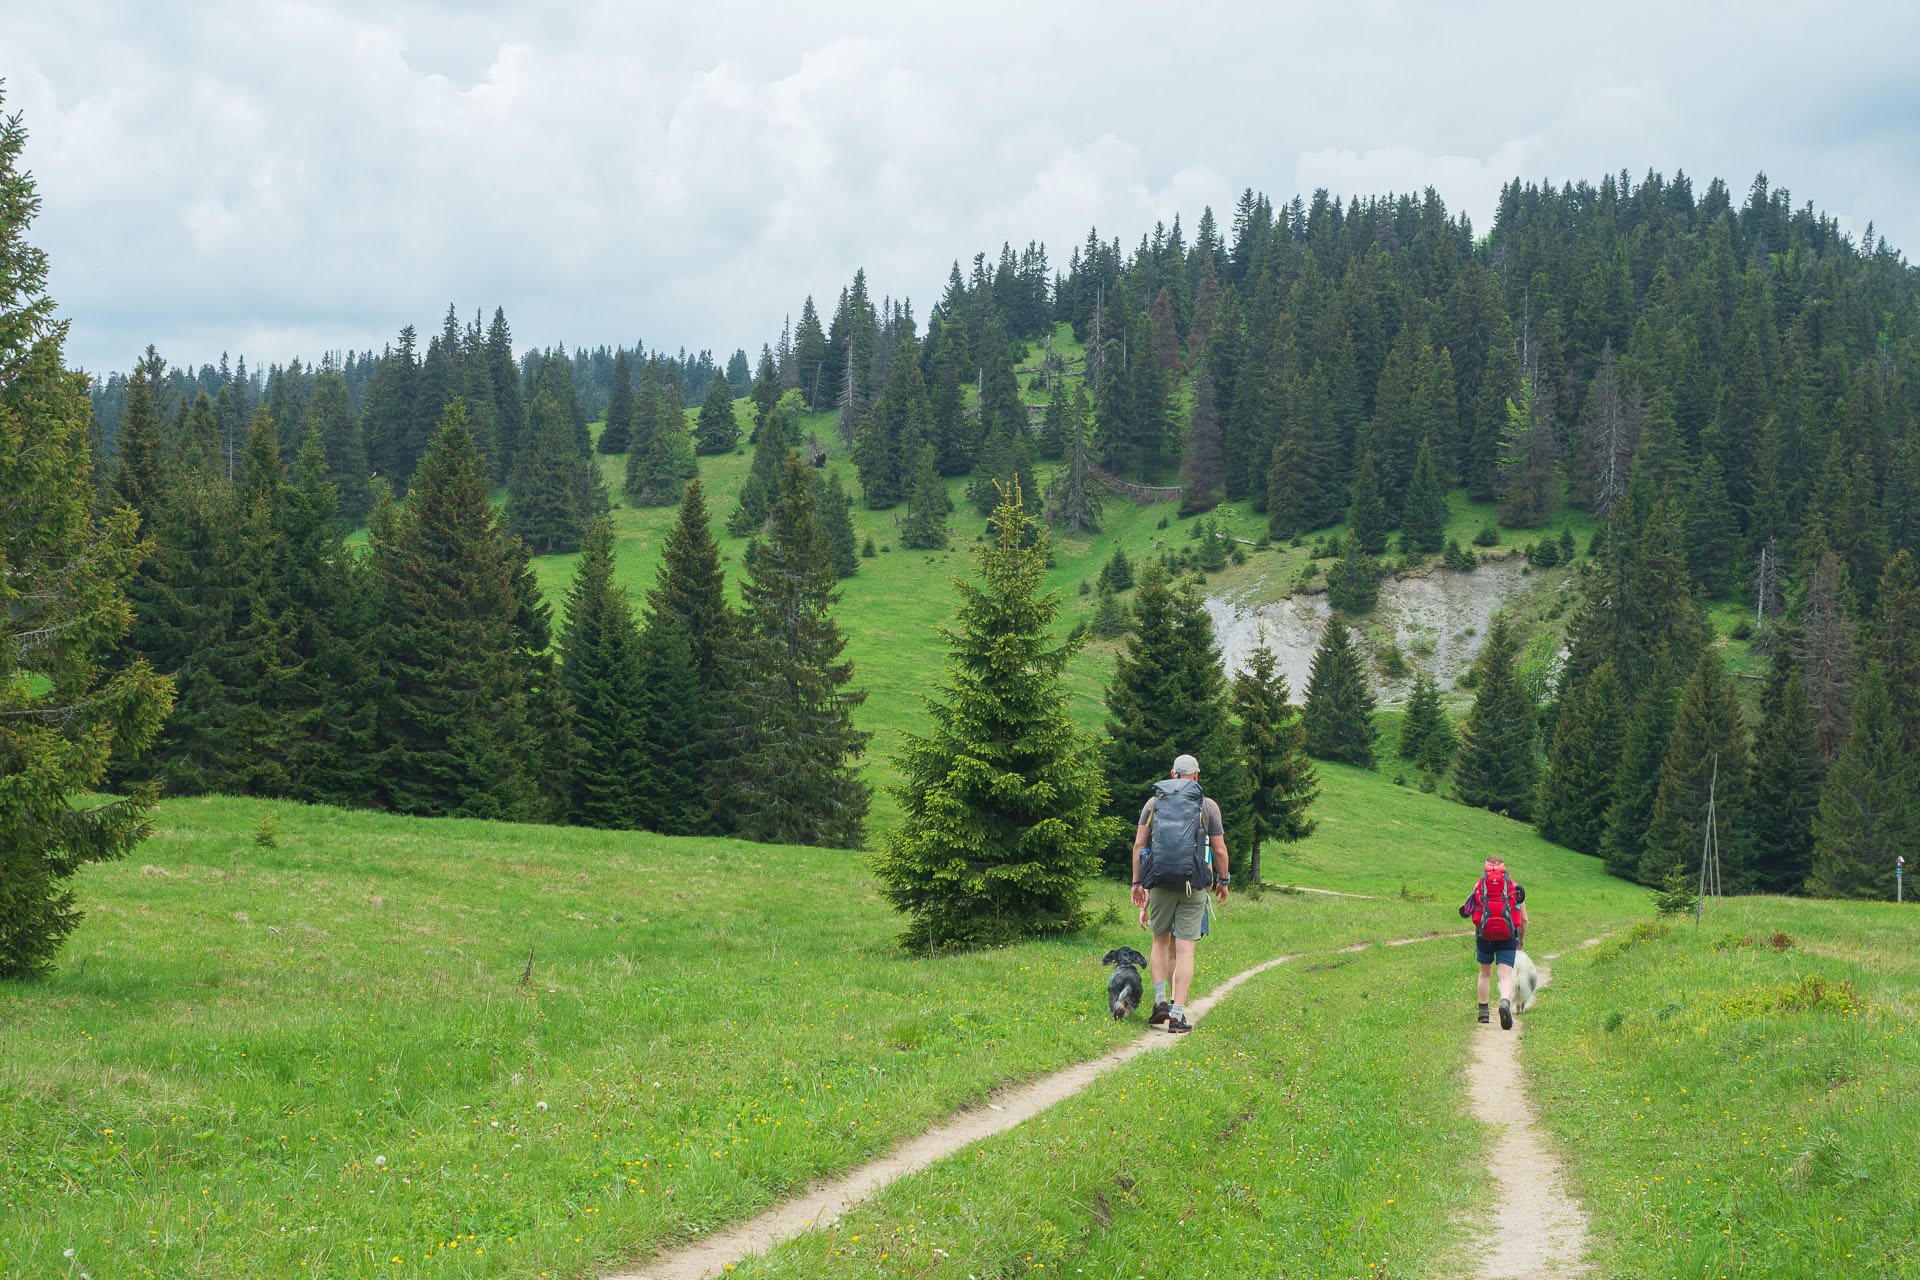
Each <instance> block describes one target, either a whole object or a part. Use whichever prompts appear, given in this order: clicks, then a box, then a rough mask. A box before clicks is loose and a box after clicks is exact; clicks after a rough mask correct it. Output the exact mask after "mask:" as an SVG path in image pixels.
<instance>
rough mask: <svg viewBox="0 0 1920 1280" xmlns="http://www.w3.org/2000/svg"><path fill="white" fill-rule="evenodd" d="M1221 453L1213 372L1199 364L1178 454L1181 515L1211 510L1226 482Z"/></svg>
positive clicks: (1218, 414) (1224, 461) (1217, 402)
mask: <svg viewBox="0 0 1920 1280" xmlns="http://www.w3.org/2000/svg"><path fill="white" fill-rule="evenodd" d="M1226 471H1227V464H1226V459H1225V457H1224V455H1223V454H1222V452H1221V437H1220V406H1219V399H1218V395H1217V388H1216V387H1215V385H1214V377H1213V373H1212V371H1211V370H1210V369H1209V368H1208V367H1207V366H1206V365H1205V364H1202V365H1201V366H1200V368H1199V370H1198V372H1196V373H1195V374H1194V377H1193V409H1192V411H1191V413H1190V414H1189V415H1188V420H1187V435H1186V441H1185V447H1184V448H1183V449H1182V451H1181V456H1180V514H1181V515H1183V516H1189V515H1193V514H1194V513H1196V512H1200V511H1211V510H1213V508H1214V506H1215V504H1216V503H1218V502H1219V501H1220V498H1219V492H1220V488H1221V486H1222V485H1223V484H1225V483H1226Z"/></svg>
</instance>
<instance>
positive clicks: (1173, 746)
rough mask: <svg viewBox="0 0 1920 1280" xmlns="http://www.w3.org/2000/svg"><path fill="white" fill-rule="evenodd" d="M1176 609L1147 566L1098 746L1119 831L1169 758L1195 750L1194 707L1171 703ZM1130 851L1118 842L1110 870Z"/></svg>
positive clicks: (1160, 578) (1162, 581) (1159, 576)
mask: <svg viewBox="0 0 1920 1280" xmlns="http://www.w3.org/2000/svg"><path fill="white" fill-rule="evenodd" d="M1173 611H1174V597H1173V591H1172V590H1171V588H1169V587H1168V585H1167V576H1166V573H1165V572H1164V571H1163V570H1162V569H1161V568H1160V567H1159V566H1158V565H1149V566H1148V567H1147V569H1146V571H1145V572H1144V573H1143V574H1142V575H1141V578H1140V587H1139V591H1138V593H1137V594H1136V595H1135V597H1134V601H1133V626H1132V629H1131V630H1130V631H1128V632H1127V637H1126V641H1125V643H1124V644H1123V645H1122V646H1121V649H1120V652H1119V653H1118V654H1117V655H1115V657H1114V663H1113V679H1112V681H1111V682H1110V683H1109V684H1108V685H1107V698H1106V702H1107V721H1106V741H1105V743H1104V745H1103V747H1102V760H1103V764H1102V767H1103V769H1104V771H1105V774H1106V779H1107V795H1108V797H1109V799H1108V808H1107V813H1108V816H1109V817H1111V818H1114V819H1115V820H1117V821H1120V822H1121V823H1122V826H1123V827H1124V826H1126V825H1127V824H1129V823H1130V822H1131V820H1132V819H1134V818H1136V817H1137V816H1138V815H1139V812H1140V805H1141V804H1142V803H1143V802H1144V801H1145V797H1146V792H1147V788H1149V787H1151V786H1152V785H1153V784H1154V783H1155V782H1156V781H1158V780H1159V779H1160V778H1163V777H1165V776H1166V774H1167V769H1168V767H1169V766H1170V765H1171V764H1172V763H1173V758H1174V757H1175V756H1177V755H1179V754H1180V753H1182V752H1183V751H1184V752H1191V751H1192V748H1191V747H1190V746H1189V745H1187V734H1188V732H1189V725H1188V722H1187V719H1186V716H1187V713H1188V712H1189V711H1190V710H1191V708H1190V707H1187V706H1185V705H1176V699H1175V698H1174V697H1173V696H1172V694H1173V691H1174V689H1175V680H1176V679H1177V678H1178V672H1179V670H1180V666H1181V662H1182V655H1181V652H1180V640H1179V633H1178V631H1177V630H1176V628H1175V626H1174V617H1173ZM1193 754H1195V755H1197V754H1198V753H1197V752H1193ZM1129 847H1130V845H1129V844H1127V843H1126V842H1123V841H1120V840H1118V839H1116V840H1115V842H1114V843H1113V844H1112V845H1110V846H1108V849H1107V861H1108V865H1109V867H1110V868H1111V869H1113V870H1116V871H1117V870H1120V869H1121V868H1123V867H1124V866H1125V865H1126V858H1127V849H1128V848H1129Z"/></svg>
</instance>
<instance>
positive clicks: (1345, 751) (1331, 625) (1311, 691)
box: [1301, 613, 1379, 769]
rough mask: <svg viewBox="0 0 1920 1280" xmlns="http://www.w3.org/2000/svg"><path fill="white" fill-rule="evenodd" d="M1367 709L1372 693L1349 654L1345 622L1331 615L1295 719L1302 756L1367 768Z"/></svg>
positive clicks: (1371, 732) (1371, 735) (1370, 735)
mask: <svg viewBox="0 0 1920 1280" xmlns="http://www.w3.org/2000/svg"><path fill="white" fill-rule="evenodd" d="M1373 707H1374V702H1373V689H1372V688H1371V687H1370V686H1369V685H1368V684H1367V676H1366V672H1365V671H1363V670H1362V669H1361V666H1360V658H1359V655H1358V654H1357V653H1355V652H1354V648H1353V638H1352V636H1351V635H1349V634H1348V631H1347V624H1346V621H1345V620H1344V619H1343V618H1341V616H1340V615H1339V614H1337V613H1336V614H1334V615H1333V616H1332V617H1330V618H1328V619H1327V629H1326V632H1325V634H1324V635H1322V636H1321V638H1320V647H1319V648H1318V649H1316V650H1314V653H1313V669H1312V671H1311V672H1310V673H1309V675H1308V676H1307V700H1306V703H1305V705H1304V707H1303V709H1302V713H1301V723H1302V727H1303V728H1304V730H1305V733H1306V744H1307V754H1309V755H1311V756H1312V757H1313V758H1314V759H1316V760H1334V761H1338V762H1339V763H1341V764H1352V765H1358V766H1360V767H1361V768H1362V769H1371V768H1373V763H1374V761H1373V752H1374V743H1375V741H1376V739H1377V738H1378V736H1379V730H1377V729H1376V728H1375V727H1374V723H1373Z"/></svg>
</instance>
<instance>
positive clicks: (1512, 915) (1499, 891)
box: [1472, 858, 1527, 942]
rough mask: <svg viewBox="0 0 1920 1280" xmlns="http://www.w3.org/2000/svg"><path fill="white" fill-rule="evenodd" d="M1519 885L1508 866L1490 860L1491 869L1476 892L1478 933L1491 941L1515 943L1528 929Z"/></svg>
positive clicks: (1488, 869) (1476, 927)
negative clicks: (1518, 888) (1518, 894)
mask: <svg viewBox="0 0 1920 1280" xmlns="http://www.w3.org/2000/svg"><path fill="white" fill-rule="evenodd" d="M1516 889H1517V886H1516V885H1515V884H1514V882H1513V878H1512V877H1511V876H1509V875H1508V874H1507V864H1506V863H1504V862H1502V861H1500V859H1498V858H1488V859H1487V869H1486V872H1485V874H1483V875H1482V876H1481V877H1480V883H1479V884H1478V885H1477V886H1476V887H1475V888H1474V891H1473V899H1472V901H1473V928H1474V932H1475V933H1476V934H1478V935H1479V936H1480V937H1482V938H1485V939H1486V940H1487V941H1488V942H1511V941H1513V940H1514V939H1515V938H1517V937H1519V936H1520V932H1521V930H1523V929H1525V928H1526V927H1527V909H1526V908H1525V907H1523V906H1521V905H1520V904H1519V903H1518V902H1516V901H1514V896H1515V891H1516Z"/></svg>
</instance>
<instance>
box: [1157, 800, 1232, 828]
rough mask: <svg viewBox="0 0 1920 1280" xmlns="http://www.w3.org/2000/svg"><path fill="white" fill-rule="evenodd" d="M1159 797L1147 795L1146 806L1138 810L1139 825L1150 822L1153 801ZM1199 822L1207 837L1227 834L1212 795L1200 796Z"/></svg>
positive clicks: (1218, 807)
mask: <svg viewBox="0 0 1920 1280" xmlns="http://www.w3.org/2000/svg"><path fill="white" fill-rule="evenodd" d="M1159 798H1160V797H1159V796H1148V797H1147V803H1146V807H1145V808H1143V809H1141V810H1140V825H1141V826H1143V827H1144V826H1149V825H1151V824H1152V822H1153V802H1154V801H1155V800H1158V799H1159ZM1200 822H1201V824H1202V825H1203V826H1204V827H1205V828H1206V830H1207V835H1208V836H1209V837H1212V836H1223V835H1225V834H1227V827H1226V824H1225V823H1223V822H1222V821H1220V806H1219V805H1217V804H1215V803H1214V801H1213V797H1212V796H1201V797H1200Z"/></svg>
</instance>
